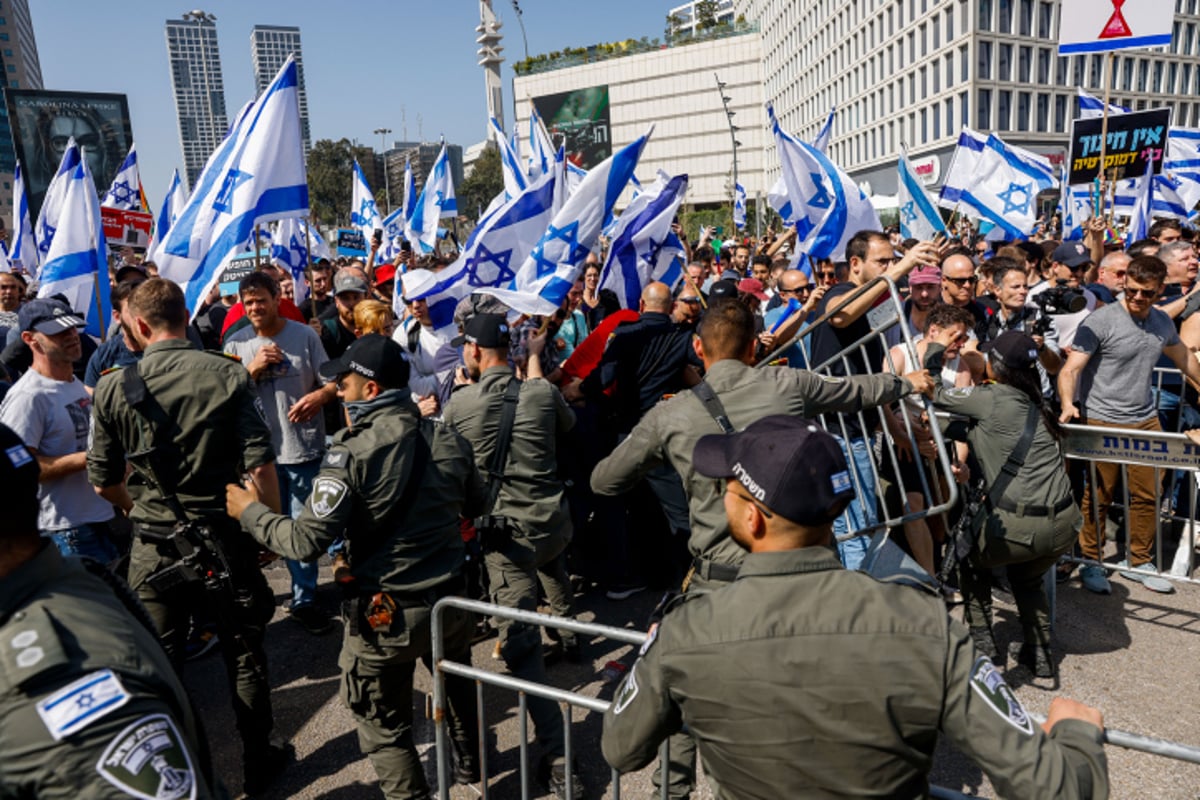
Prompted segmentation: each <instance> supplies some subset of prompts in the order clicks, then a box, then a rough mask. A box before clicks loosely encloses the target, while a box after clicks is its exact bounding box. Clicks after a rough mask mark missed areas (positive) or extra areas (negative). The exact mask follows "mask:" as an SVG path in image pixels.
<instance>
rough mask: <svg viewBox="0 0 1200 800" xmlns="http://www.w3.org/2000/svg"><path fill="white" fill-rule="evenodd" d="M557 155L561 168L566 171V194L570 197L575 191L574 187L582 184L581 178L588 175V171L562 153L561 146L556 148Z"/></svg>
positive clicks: (576, 187)
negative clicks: (560, 161)
mask: <svg viewBox="0 0 1200 800" xmlns="http://www.w3.org/2000/svg"><path fill="white" fill-rule="evenodd" d="M558 157H559V158H560V159H561V160H562V162H563V169H565V170H566V173H567V196H568V197H570V196H571V195H572V194H574V193H575V190H576V189H578V188H579V187H580V186H582V185H583V180H584V178H586V177H587V176H588V171H587V170H586V169H584V168H583V167H578V166H576V165H575V163H574V162H573V161H571V159H569V158H567V157H566V156H565V155H564V154H563V149H562V148H561V147H560V148H559V149H558Z"/></svg>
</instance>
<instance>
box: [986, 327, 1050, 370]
mask: <svg viewBox="0 0 1200 800" xmlns="http://www.w3.org/2000/svg"><path fill="white" fill-rule="evenodd" d="M979 349H980V351H981V352H984V353H987V354H988V357H989V358H992V359H995V360H996V361H999V362H1000V363H1001V364H1003V365H1004V366H1006V367H1009V368H1011V369H1029V368H1030V367H1032V366H1033V365H1034V364H1036V363H1037V360H1038V352H1037V343H1036V342H1034V341H1033V338H1032V337H1031V336H1029V335H1028V334H1026V333H1022V332H1021V331H1005V332H1004V333H1002V334H1000V335H999V336H997V337H996V338H995V339H992V340H991V341H990V342H984V343H983V344H981V345H979Z"/></svg>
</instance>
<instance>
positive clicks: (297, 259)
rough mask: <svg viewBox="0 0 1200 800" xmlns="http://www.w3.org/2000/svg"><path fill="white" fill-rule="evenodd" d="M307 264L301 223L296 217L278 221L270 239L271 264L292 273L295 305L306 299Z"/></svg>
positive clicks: (302, 224)
mask: <svg viewBox="0 0 1200 800" xmlns="http://www.w3.org/2000/svg"><path fill="white" fill-rule="evenodd" d="M308 262H309V259H308V246H307V244H306V243H305V239H304V223H303V221H301V220H300V219H299V218H298V217H289V218H287V219H281V220H279V222H278V224H276V226H275V233H274V235H273V236H272V237H271V263H272V264H276V265H278V266H280V267H283V268H285V269H287V270H288V271H289V272H291V273H292V286H293V289H294V291H295V293H296V303H297V304H299V303H303V302H304V301H305V300H306V299H307V298H308V281H307V280H306V279H305V277H304V270H305V268H307V267H308Z"/></svg>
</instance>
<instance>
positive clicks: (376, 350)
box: [318, 333, 409, 389]
mask: <svg viewBox="0 0 1200 800" xmlns="http://www.w3.org/2000/svg"><path fill="white" fill-rule="evenodd" d="M318 372H320V374H321V377H322V378H324V379H325V380H327V381H333V380H337V379H338V378H340V377H341V376H343V375H346V374H347V373H350V372H354V373H357V374H359V375H362V376H363V377H364V378H369V379H371V380H373V381H375V382H376V383H378V384H379V385H380V386H382V387H383V388H384V389H403V388H404V387H405V386H408V374H409V366H408V362H407V361H405V360H404V350H403V348H401V347H400V345H398V344H396V343H395V342H394V341H392V340H391V339H389V338H388V337H386V336H381V335H380V334H378V333H368V334H366V335H364V336H360V337H358V338H357V339H355V340H354V341H353V342H352V343H351V344H350V346H349V347H347V348H346V352H344V353H342V355H341V357H340V358H334V359H330V360H329V361H326V362H325V363H324V364H322V365H321V368H320V369H319V370H318Z"/></svg>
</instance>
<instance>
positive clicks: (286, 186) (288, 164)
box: [154, 56, 308, 313]
mask: <svg viewBox="0 0 1200 800" xmlns="http://www.w3.org/2000/svg"><path fill="white" fill-rule="evenodd" d="M307 214H308V183H307V180H306V179H305V174H304V145H303V143H302V139H301V135H300V104H299V101H298V99H297V80H296V62H295V60H294V58H292V57H291V56H289V57H288V60H287V61H286V62H285V63H284V65H283V67H282V68H280V70H279V73H278V74H277V75H276V76H275V79H274V80H273V81H272V82H271V84H270V85H269V86H268V87H267V88H266V90H265V91H264V92H263V93H262V94H261V95H259V97H258V99H257V100H255V101H254V103H253V105H252V107H251V108H249V109H248V110H247V111H246V113H245V114H244V115H242V116H241V118H240V119H239V120H238V123H237V125H236V126H234V127H233V128H232V129H231V130H230V132H229V135H228V136H226V137H225V140H224V141H223V142H221V144H220V145H219V146H218V147H217V149H216V150H215V151H214V152H213V154H212V156H211V157H210V158H209V160H208V164H207V165H205V167H204V171H203V172H201V173H200V177H199V178H198V179H197V181H196V189H195V191H193V192H192V195H191V197H189V198H188V202H187V205H186V206H185V207H184V209H183V212H182V213H181V214H180V215H179V218H178V219H177V220H176V221H175V224H174V225H173V226H172V227H171V230H170V232H169V233H168V234H167V236H166V238H165V239H164V240H163V241H162V244H160V245H159V247H158V250H157V251H156V252H155V254H154V261H155V263H157V264H158V272H159V275H161V276H162V277H164V278H166V279H168V280H172V281H175V282H176V283H177V284H179V285H180V286H181V287H182V288H183V292H184V297H185V298H186V299H187V304H188V308H190V309H192V311H193V313H194V312H195V311H196V310H198V309H199V307H200V301H201V300H202V299H203V298H204V296H205V295H206V294H207V293H208V290H209V289H210V288H211V287H212V285H213V284H214V283H216V281H217V278H218V277H219V275H220V272H221V268H222V267H223V266H224V264H225V262H226V261H227V260H228V259H229V258H230V257H232V256H234V255H236V254H237V253H238V252H240V251H241V249H242V248H243V247H245V245H246V243H247V242H249V241H250V240H251V239H252V237H253V235H254V226H255V223H263V222H273V221H275V220H278V219H287V218H288V217H296V216H304V215H307Z"/></svg>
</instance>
